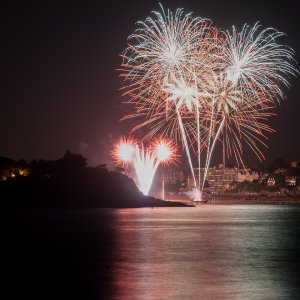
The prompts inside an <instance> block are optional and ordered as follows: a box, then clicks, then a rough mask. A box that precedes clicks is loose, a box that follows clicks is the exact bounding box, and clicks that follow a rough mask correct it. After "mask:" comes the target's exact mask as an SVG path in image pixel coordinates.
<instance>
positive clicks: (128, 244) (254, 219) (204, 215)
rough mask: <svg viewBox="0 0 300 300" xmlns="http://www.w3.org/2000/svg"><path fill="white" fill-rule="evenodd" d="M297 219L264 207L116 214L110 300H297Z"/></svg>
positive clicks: (286, 210) (285, 211)
mask: <svg viewBox="0 0 300 300" xmlns="http://www.w3.org/2000/svg"><path fill="white" fill-rule="evenodd" d="M298 217H299V209H298V208H294V209H293V210H291V209H290V208H280V209H278V208H277V207H267V206H264V207H262V206H255V207H254V206H251V207H249V206H247V207H246V206H202V207H199V208H185V209H182V208H179V209H177V208H174V209H173V208H172V209H168V208H162V209H153V210H152V209H139V210H134V209H133V210H118V211H116V212H115V221H116V223H115V224H114V228H115V231H116V236H115V237H116V240H115V248H114V250H113V252H112V253H111V264H112V270H111V281H110V283H109V284H110V291H111V293H110V296H111V298H112V299H297V298H298V296H299V295H300V294H299V290H298V287H297V286H298V283H299V275H300V274H299V259H298V256H297V255H296V252H295V250H296V249H295V246H296V242H297V240H298V241H299V231H298V229H299V222H298V220H299V218H298ZM295 265H296V267H295Z"/></svg>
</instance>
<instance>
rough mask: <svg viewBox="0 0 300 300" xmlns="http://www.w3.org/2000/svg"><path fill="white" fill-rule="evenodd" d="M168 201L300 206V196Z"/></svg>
mask: <svg viewBox="0 0 300 300" xmlns="http://www.w3.org/2000/svg"><path fill="white" fill-rule="evenodd" d="M165 200H166V201H180V202H182V203H185V204H187V203H190V204H193V205H197V206H198V205H236V204H238V205H251V204H256V205H300V196H297V197H272V196H271V197H270V196H269V197H224V196H223V197H221V196H219V197H204V201H203V202H200V203H195V202H193V201H192V199H189V198H180V199H179V198H174V197H173V198H171V197H170V198H168V199H165Z"/></svg>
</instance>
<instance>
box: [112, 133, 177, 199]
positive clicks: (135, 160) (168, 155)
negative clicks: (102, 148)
mask: <svg viewBox="0 0 300 300" xmlns="http://www.w3.org/2000/svg"><path fill="white" fill-rule="evenodd" d="M112 156H113V158H114V160H115V162H116V164H117V165H125V166H128V165H129V164H131V165H132V166H133V167H134V171H135V175H136V180H137V185H138V187H139V190H140V191H141V192H142V193H143V194H144V195H148V193H149V190H150V188H151V184H152V181H153V178H154V175H155V173H156V171H157V168H158V167H159V165H160V164H161V163H163V164H169V163H172V162H174V161H175V160H176V158H177V150H176V146H175V144H174V143H173V142H172V141H171V140H169V139H166V138H156V139H154V140H153V141H152V142H150V144H149V147H147V148H145V147H144V144H143V143H139V142H137V141H136V140H134V139H133V138H124V137H121V139H120V140H119V142H117V143H116V144H115V145H114V149H113V151H112Z"/></svg>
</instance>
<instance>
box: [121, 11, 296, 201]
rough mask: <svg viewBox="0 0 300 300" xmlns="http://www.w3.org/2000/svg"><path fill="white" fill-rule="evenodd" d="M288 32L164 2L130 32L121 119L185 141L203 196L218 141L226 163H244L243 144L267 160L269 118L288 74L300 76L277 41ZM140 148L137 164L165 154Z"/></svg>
mask: <svg viewBox="0 0 300 300" xmlns="http://www.w3.org/2000/svg"><path fill="white" fill-rule="evenodd" d="M283 35H284V34H283V33H281V32H279V31H277V30H276V29H273V28H266V29H262V28H261V25H260V24H259V23H256V24H254V26H253V27H251V26H249V25H247V24H245V25H244V26H243V27H242V29H241V31H238V29H236V27H234V26H233V27H232V30H231V31H222V30H220V29H218V28H217V27H216V26H214V25H213V24H212V22H211V21H210V20H208V19H204V18H200V17H192V14H191V13H188V14H184V11H183V9H177V10H176V11H175V13H172V12H171V11H170V10H167V11H165V10H164V8H163V7H162V6H161V11H160V12H156V11H155V12H153V13H152V16H150V17H148V18H146V20H145V21H140V22H137V28H136V30H135V31H134V33H133V34H132V35H130V36H129V38H128V47H127V49H126V50H125V51H124V53H123V55H122V57H123V62H122V66H121V68H120V76H121V77H123V78H124V87H123V88H122V90H123V94H124V95H126V96H127V98H128V103H129V104H131V108H132V111H133V112H132V114H130V115H127V116H125V117H124V119H130V118H140V119H139V123H138V125H135V126H134V128H133V131H135V130H138V129H141V128H143V127H145V128H147V130H148V133H147V134H146V135H145V137H144V139H145V140H148V139H151V138H152V137H153V136H154V135H157V134H161V135H162V136H166V137H173V138H175V139H176V140H177V141H181V142H182V144H183V147H184V150H185V152H186V154H187V158H188V161H189V165H190V169H191V173H192V175H193V178H194V185H195V187H197V186H198V192H199V197H201V190H202V189H203V186H204V182H205V179H206V176H207V171H208V168H209V165H210V160H211V157H212V154H213V152H214V149H215V145H216V144H217V143H221V144H222V149H223V163H224V166H225V160H226V159H229V158H230V157H233V158H234V159H235V160H236V162H237V164H238V165H244V163H243V155H242V154H243V148H244V147H245V146H248V147H249V148H250V149H251V150H252V151H253V152H254V153H255V155H256V156H257V157H258V158H259V159H260V160H262V159H263V158H264V156H263V152H262V151H261V147H262V146H263V147H265V146H266V143H265V140H266V139H267V136H266V134H267V133H270V132H272V131H273V130H272V129H271V128H270V127H269V126H268V125H267V121H268V118H269V117H270V116H271V115H272V114H273V112H272V109H273V108H274V107H275V105H276V104H277V103H278V102H279V101H280V100H281V99H282V98H284V93H283V88H284V87H285V86H286V87H289V79H290V77H291V76H296V75H297V73H298V71H297V69H296V68H295V67H294V63H295V61H294V58H293V57H294V52H293V50H292V49H291V48H289V47H287V46H285V45H281V44H279V43H278V42H277V41H278V39H279V38H280V37H281V36H283ZM126 147H127V146H126ZM137 149H138V150H137V151H136V153H139V154H138V155H137V157H138V159H136V160H137V161H138V160H142V161H149V162H150V161H151V160H155V159H158V158H157V157H158V156H159V155H163V153H166V152H165V150H164V149H163V148H161V149H159V150H158V152H157V153H160V154H157V155H156V156H155V152H153V151H150V150H144V149H143V148H142V149H139V148H137ZM126 151H127V150H126ZM128 152H130V151H129V150H128ZM127 155H128V153H127V154H126V155H124V157H127ZM193 155H196V157H197V158H198V169H199V174H198V178H199V181H198V182H196V176H195V174H194V168H193V164H192V156H193ZM119 157H121V156H120V155H119ZM153 157H155V159H154V158H153ZM201 158H202V159H203V160H204V161H203V163H204V165H205V172H204V178H202V179H201V178H200V166H201ZM122 159H123V158H122ZM125 160H126V159H124V161H125ZM153 164H154V165H155V163H153Z"/></svg>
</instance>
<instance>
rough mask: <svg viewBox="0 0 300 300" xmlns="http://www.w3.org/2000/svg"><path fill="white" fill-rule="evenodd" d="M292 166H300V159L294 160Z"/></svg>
mask: <svg viewBox="0 0 300 300" xmlns="http://www.w3.org/2000/svg"><path fill="white" fill-rule="evenodd" d="M291 167H292V168H299V167H300V161H299V160H292V161H291Z"/></svg>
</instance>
